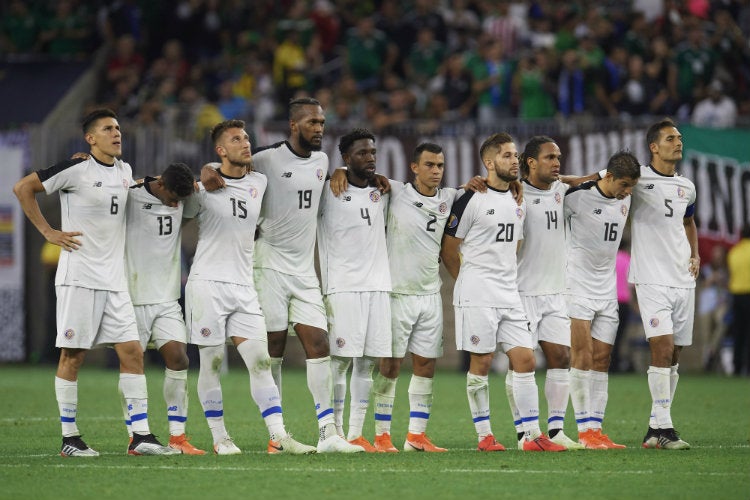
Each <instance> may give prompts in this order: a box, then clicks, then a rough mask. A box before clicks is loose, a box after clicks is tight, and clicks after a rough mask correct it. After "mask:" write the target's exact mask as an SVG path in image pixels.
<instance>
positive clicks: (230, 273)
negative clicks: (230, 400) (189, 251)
mask: <svg viewBox="0 0 750 500" xmlns="http://www.w3.org/2000/svg"><path fill="white" fill-rule="evenodd" d="M211 139H212V141H213V143H214V146H215V151H216V153H217V154H218V155H219V157H220V158H221V167H220V168H219V173H220V174H221V175H222V176H223V178H224V182H225V187H224V189H221V190H217V191H214V192H211V193H209V192H207V191H206V190H205V189H204V188H203V187H202V186H201V189H200V191H199V192H198V193H196V194H195V195H193V196H191V197H190V198H188V200H187V203H186V205H185V208H184V212H183V213H184V216H185V217H188V218H189V217H193V216H195V217H197V218H198V224H199V229H198V245H197V248H196V253H195V257H194V260H193V265H192V266H191V268H190V275H189V277H188V282H187V286H186V288H185V316H186V319H187V323H188V325H189V328H190V333H191V337H190V339H191V343H193V344H197V345H198V346H199V354H200V371H199V374H198V397H199V398H200V401H201V405H202V406H203V411H204V414H205V416H206V420H207V421H208V426H209V428H210V430H211V435H212V436H213V441H214V452H215V453H217V454H218V455H235V454H239V453H241V451H240V449H239V448H238V447H237V446H236V445H235V444H234V442H233V441H232V439H231V438H230V437H229V434H228V433H227V430H226V426H225V425H224V404H223V399H222V392H221V382H220V380H219V370H220V369H221V364H222V361H223V359H224V344H225V343H226V342H227V340H231V342H232V343H233V344H234V346H235V347H236V348H237V351H238V352H239V354H240V356H241V357H242V360H243V361H244V362H245V365H246V366H247V370H248V372H249V374H250V392H251V395H252V398H253V400H254V401H255V403H256V404H257V405H258V408H259V410H260V413H261V416H262V417H263V419H264V421H265V423H266V427H267V428H268V432H269V434H270V440H269V443H268V453H272V454H273V453H292V454H307V453H314V452H315V448H314V447H312V446H306V445H304V444H301V443H298V442H297V441H295V440H294V439H292V437H291V436H290V435H289V434H287V432H286V430H285V428H284V419H283V415H282V409H281V404H280V397H279V390H278V388H277V387H276V384H275V383H274V381H273V377H272V376H271V368H270V357H269V355H268V339H267V337H266V328H265V320H264V318H263V312H262V311H261V308H260V304H259V303H258V295H257V293H256V291H255V288H254V284H253V246H254V244H253V243H254V242H253V237H254V233H255V227H256V223H257V220H258V216H259V214H260V205H261V200H262V199H263V194H264V192H265V190H266V177H265V176H264V175H262V174H259V173H258V172H253V171H252V170H251V169H250V168H249V167H251V165H252V164H251V158H252V155H251V153H250V139H249V137H248V135H247V132H246V131H245V123H244V122H243V121H241V120H227V121H224V122H221V123H219V124H217V125H216V126H215V127H214V128H213V129H212V130H211Z"/></svg>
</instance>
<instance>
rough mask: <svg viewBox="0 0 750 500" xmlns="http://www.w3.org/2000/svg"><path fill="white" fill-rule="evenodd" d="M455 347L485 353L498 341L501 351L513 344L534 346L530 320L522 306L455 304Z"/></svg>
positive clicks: (491, 349)
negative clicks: (467, 305) (501, 306)
mask: <svg viewBox="0 0 750 500" xmlns="http://www.w3.org/2000/svg"><path fill="white" fill-rule="evenodd" d="M454 310H455V313H456V349H458V350H459V351H469V352H473V353H477V354H488V353H492V352H495V351H496V350H497V345H498V344H500V345H501V348H502V349H503V351H504V352H508V351H509V350H511V349H513V348H514V347H528V348H529V349H533V348H534V347H533V346H534V343H533V338H532V335H531V331H530V330H529V320H528V319H526V314H525V313H524V311H523V309H522V308H520V307H519V308H515V309H499V308H497V307H460V306H456V307H454Z"/></svg>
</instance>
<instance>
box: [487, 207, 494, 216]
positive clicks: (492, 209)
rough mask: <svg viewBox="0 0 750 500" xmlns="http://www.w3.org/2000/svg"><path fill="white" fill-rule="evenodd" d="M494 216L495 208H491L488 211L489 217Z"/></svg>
mask: <svg viewBox="0 0 750 500" xmlns="http://www.w3.org/2000/svg"><path fill="white" fill-rule="evenodd" d="M494 214H495V209H494V208H490V209H489V210H487V215H494Z"/></svg>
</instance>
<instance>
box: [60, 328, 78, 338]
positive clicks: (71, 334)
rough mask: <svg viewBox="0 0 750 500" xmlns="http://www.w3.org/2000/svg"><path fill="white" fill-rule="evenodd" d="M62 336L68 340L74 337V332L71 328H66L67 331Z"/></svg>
mask: <svg viewBox="0 0 750 500" xmlns="http://www.w3.org/2000/svg"><path fill="white" fill-rule="evenodd" d="M63 336H64V337H65V338H66V339H68V340H70V339H72V338H73V337H75V336H76V332H74V331H73V329H72V328H68V329H67V330H65V333H63Z"/></svg>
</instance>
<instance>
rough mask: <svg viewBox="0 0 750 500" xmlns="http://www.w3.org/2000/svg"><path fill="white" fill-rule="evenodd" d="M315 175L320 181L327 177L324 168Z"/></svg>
mask: <svg viewBox="0 0 750 500" xmlns="http://www.w3.org/2000/svg"><path fill="white" fill-rule="evenodd" d="M315 175H316V176H317V178H318V180H319V181H322V180H323V178H324V177H325V173H324V172H323V169H322V168H319V169H318V170H316V171H315Z"/></svg>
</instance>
